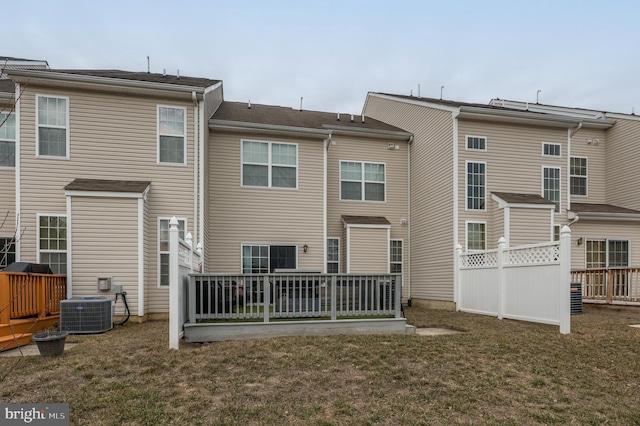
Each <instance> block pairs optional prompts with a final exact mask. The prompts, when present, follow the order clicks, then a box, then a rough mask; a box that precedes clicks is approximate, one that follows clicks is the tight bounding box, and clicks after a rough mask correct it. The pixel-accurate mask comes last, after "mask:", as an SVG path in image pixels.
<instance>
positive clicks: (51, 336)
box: [31, 331, 69, 356]
mask: <svg viewBox="0 0 640 426" xmlns="http://www.w3.org/2000/svg"><path fill="white" fill-rule="evenodd" d="M68 335H69V333H67V332H66V331H45V332H41V333H36V334H34V335H33V336H32V337H31V340H33V341H34V342H36V344H37V345H38V350H39V351H40V355H42V356H60V355H62V352H64V342H65V340H66V339H67V336H68Z"/></svg>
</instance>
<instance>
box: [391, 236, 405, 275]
mask: <svg viewBox="0 0 640 426" xmlns="http://www.w3.org/2000/svg"><path fill="white" fill-rule="evenodd" d="M392 242H400V261H394V260H393V251H392V250H391V243H392ZM394 264H395V265H400V273H401V274H404V240H402V239H399V238H392V239H390V240H389V273H395V272H391V265H394Z"/></svg>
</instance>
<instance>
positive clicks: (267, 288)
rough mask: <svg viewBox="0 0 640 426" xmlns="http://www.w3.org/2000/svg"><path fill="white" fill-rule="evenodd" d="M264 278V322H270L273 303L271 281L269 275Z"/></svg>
mask: <svg viewBox="0 0 640 426" xmlns="http://www.w3.org/2000/svg"><path fill="white" fill-rule="evenodd" d="M262 279H263V280H264V282H263V284H262V289H263V291H262V301H263V308H262V309H263V310H264V312H263V314H264V322H269V305H271V283H270V282H269V276H268V275H265V276H263V277H262Z"/></svg>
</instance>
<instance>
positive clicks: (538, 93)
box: [536, 90, 542, 104]
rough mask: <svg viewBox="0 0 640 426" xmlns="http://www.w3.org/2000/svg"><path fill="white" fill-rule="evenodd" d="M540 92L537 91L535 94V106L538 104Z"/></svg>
mask: <svg viewBox="0 0 640 426" xmlns="http://www.w3.org/2000/svg"><path fill="white" fill-rule="evenodd" d="M540 92H542V90H538V91H537V92H536V104H539V103H540V102H538V100H539V99H540Z"/></svg>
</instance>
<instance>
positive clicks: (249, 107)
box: [247, 99, 251, 109]
mask: <svg viewBox="0 0 640 426" xmlns="http://www.w3.org/2000/svg"><path fill="white" fill-rule="evenodd" d="M247 109H251V99H249V106H247Z"/></svg>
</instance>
